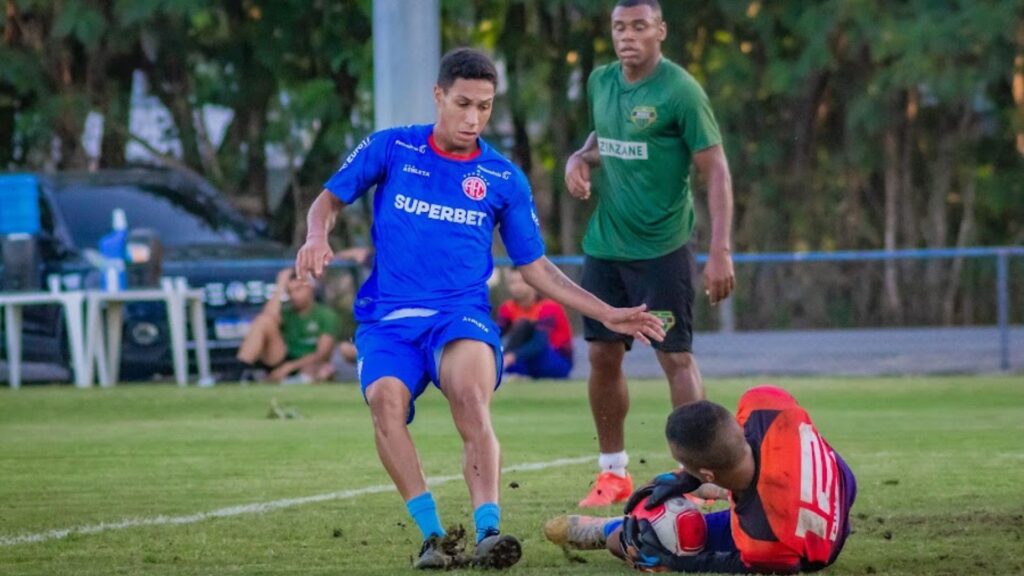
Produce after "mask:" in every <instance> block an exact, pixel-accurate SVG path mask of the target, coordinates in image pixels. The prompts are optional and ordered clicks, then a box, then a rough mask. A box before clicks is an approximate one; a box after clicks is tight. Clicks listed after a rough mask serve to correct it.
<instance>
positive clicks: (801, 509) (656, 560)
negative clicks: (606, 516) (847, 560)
mask: <svg viewBox="0 0 1024 576" xmlns="http://www.w3.org/2000/svg"><path fill="white" fill-rule="evenodd" d="M665 434H666V436H667V437H668V442H669V448H670V450H671V452H672V456H673V457H674V458H675V459H676V460H677V461H678V462H679V463H681V464H682V465H683V469H682V470H681V471H679V472H675V473H667V474H662V475H661V476H658V477H657V478H655V481H654V482H652V483H651V484H648V485H647V486H644V487H642V488H640V489H639V490H637V491H636V493H634V494H633V496H631V497H630V500H629V502H628V503H627V505H626V512H627V514H628V513H629V512H630V511H631V510H632V509H633V508H635V507H636V506H638V505H639V503H640V501H641V500H643V499H644V498H648V500H647V503H646V504H645V505H646V506H648V507H653V506H655V505H657V504H658V503H660V502H664V501H665V500H666V499H668V498H670V497H672V496H678V495H680V494H687V493H690V492H692V491H693V490H695V489H697V488H698V487H699V486H701V485H702V484H704V483H711V484H715V485H718V486H720V487H722V488H724V489H727V490H730V491H731V495H730V497H729V504H730V507H729V510H728V514H729V522H728V524H726V523H725V522H722V523H721V526H722V527H723V528H722V530H723V531H724V529H725V528H724V527H725V526H728V532H729V534H730V535H731V537H732V545H733V546H734V549H730V546H728V545H725V546H716V547H715V548H713V549H710V550H708V549H706V550H705V551H704V552H702V553H700V554H697V555H695V556H676V555H674V554H671V553H669V552H668V551H667V550H665V548H664V547H662V546H661V544H660V543H659V542H658V539H657V537H656V536H655V534H654V532H653V530H652V529H651V527H650V524H649V523H647V522H646V521H644V520H637V519H636V518H633V517H632V516H629V515H627V517H626V519H625V521H624V524H623V526H622V528H621V531H620V533H619V535H618V540H619V541H618V542H617V544H619V546H620V547H621V552H622V553H623V554H624V555H625V557H626V559H627V561H629V562H630V563H631V564H632V565H633V566H634V567H636V568H639V569H642V570H647V571H665V570H672V571H677V572H722V573H733V574H736V573H795V572H800V571H814V570H820V569H822V568H824V567H826V566H829V565H830V564H832V563H833V562H835V560H836V558H837V557H838V556H839V553H840V552H841V551H842V549H843V545H844V544H845V542H846V538H847V537H848V536H849V534H850V523H849V520H850V508H851V507H852V506H853V502H854V500H855V499H856V496H857V481H856V478H855V477H854V475H853V472H852V471H851V470H850V467H849V466H847V465H846V462H844V461H843V459H842V457H841V456H840V455H839V454H838V453H837V452H836V451H835V450H833V449H832V447H831V446H830V445H829V444H828V442H826V441H825V439H824V438H822V436H821V434H819V433H818V430H817V428H815V426H814V423H813V422H812V421H811V417H810V416H809V415H808V414H807V412H806V411H805V410H804V409H803V408H802V407H801V406H800V405H799V404H798V403H797V401H796V399H794V398H793V396H791V395H790V394H789V393H788V392H786V391H785V390H783V389H781V388H778V387H775V386H758V387H756V388H752V389H750V390H748V391H747V392H746V393H745V394H744V395H743V396H742V398H740V402H739V407H738V410H737V414H736V417H735V418H733V417H732V415H731V414H729V412H728V410H726V409H725V408H723V407H722V406H720V405H718V404H715V403H713V402H708V401H706V400H702V401H698V402H693V403H690V404H685V405H683V406H680V407H679V408H677V409H676V410H675V411H673V412H672V414H671V415H670V416H669V418H668V423H667V425H666V428H665ZM708 519H709V520H710V517H709V518H708ZM709 529H711V523H710V522H709ZM709 536H710V535H709ZM610 547H611V546H610Z"/></svg>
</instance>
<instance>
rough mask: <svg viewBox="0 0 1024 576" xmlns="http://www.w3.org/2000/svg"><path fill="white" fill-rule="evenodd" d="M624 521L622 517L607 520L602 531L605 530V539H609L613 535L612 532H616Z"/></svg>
mask: <svg viewBox="0 0 1024 576" xmlns="http://www.w3.org/2000/svg"><path fill="white" fill-rule="evenodd" d="M624 523H625V521H624V520H623V519H622V518H613V519H611V520H609V521H607V522H605V523H604V527H602V528H601V531H602V532H604V539H605V540H607V539H608V537H609V536H611V535H612V532H615V529H616V528H618V527H619V526H622V525H623V524H624Z"/></svg>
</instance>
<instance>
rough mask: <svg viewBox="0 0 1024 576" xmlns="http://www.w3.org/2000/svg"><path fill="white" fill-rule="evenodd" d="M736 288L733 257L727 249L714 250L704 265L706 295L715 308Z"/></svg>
mask: <svg viewBox="0 0 1024 576" xmlns="http://www.w3.org/2000/svg"><path fill="white" fill-rule="evenodd" d="M734 288H736V274H735V272H733V268H732V255H731V254H729V250H728V249H727V248H712V249H711V252H710V253H708V262H707V264H705V265H704V294H706V295H707V297H708V300H710V301H711V305H712V306H714V305H716V304H718V303H719V302H721V301H722V300H725V299H726V298H728V297H729V294H732V291H733V289H734Z"/></svg>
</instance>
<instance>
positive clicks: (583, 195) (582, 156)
mask: <svg viewBox="0 0 1024 576" xmlns="http://www.w3.org/2000/svg"><path fill="white" fill-rule="evenodd" d="M600 164H601V154H600V153H599V152H598V148H597V132H591V133H590V135H589V136H587V141H586V142H585V143H584V144H583V147H582V148H580V149H579V150H577V151H575V152H573V153H572V155H571V156H569V159H568V160H566V162H565V186H566V188H568V190H569V194H572V196H573V197H575V198H579V199H580V200H586V199H587V198H590V169H591V168H593V167H597V166H598V165H600Z"/></svg>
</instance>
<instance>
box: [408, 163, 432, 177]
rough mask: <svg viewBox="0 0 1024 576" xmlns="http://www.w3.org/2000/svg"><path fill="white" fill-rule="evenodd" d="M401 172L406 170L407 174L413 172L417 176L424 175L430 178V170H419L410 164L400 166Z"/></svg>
mask: <svg viewBox="0 0 1024 576" xmlns="http://www.w3.org/2000/svg"><path fill="white" fill-rule="evenodd" d="M402 172H408V173H409V174H415V175H417V176H425V177H427V178H430V172H427V171H426V170H420V169H419V168H417V167H415V166H413V165H412V164H406V165H405V166H402Z"/></svg>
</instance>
